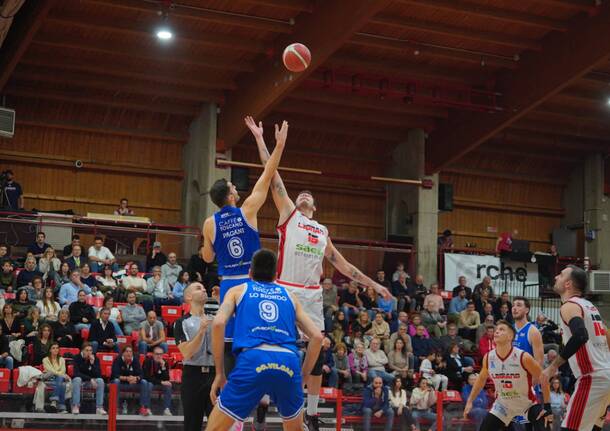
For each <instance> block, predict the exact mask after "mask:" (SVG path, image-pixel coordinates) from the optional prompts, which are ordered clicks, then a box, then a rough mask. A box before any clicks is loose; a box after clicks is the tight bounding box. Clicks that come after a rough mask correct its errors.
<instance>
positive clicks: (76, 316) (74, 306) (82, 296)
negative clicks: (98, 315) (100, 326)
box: [68, 290, 95, 332]
mask: <svg viewBox="0 0 610 431" xmlns="http://www.w3.org/2000/svg"><path fill="white" fill-rule="evenodd" d="M68 309H69V310H70V321H71V322H72V324H73V325H74V328H75V329H76V331H78V332H80V331H81V330H83V329H89V328H90V327H91V323H92V322H93V321H94V320H95V310H93V307H92V306H91V305H89V304H87V294H86V293H85V291H84V290H79V291H78V299H77V300H76V301H75V302H73V303H71V304H70V307H69V308H68Z"/></svg>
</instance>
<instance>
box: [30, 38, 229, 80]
mask: <svg viewBox="0 0 610 431" xmlns="http://www.w3.org/2000/svg"><path fill="white" fill-rule="evenodd" d="M102 62H105V63H103V64H104V67H100V64H102ZM21 63H22V64H27V65H31V66H36V67H53V68H56V69H60V70H67V71H78V72H84V73H97V74H102V75H110V76H116V77H119V78H133V79H141V80H145V81H151V82H157V83H160V84H166V83H170V84H176V85H187V86H191V87H193V88H211V89H229V90H232V89H235V88H236V85H235V83H234V82H233V80H232V79H231V77H228V76H223V74H221V73H219V72H218V71H216V72H214V73H208V74H205V72H204V71H201V70H200V71H189V72H188V73H184V72H179V71H178V70H176V68H175V67H173V66H171V65H167V64H155V62H150V63H149V64H146V63H143V62H138V63H135V64H134V63H129V62H126V61H119V60H117V59H111V58H108V57H107V58H104V57H102V56H99V55H96V54H94V55H90V54H87V53H82V54H81V55H77V56H73V55H69V53H68V52H66V51H51V52H49V50H48V49H44V48H42V49H41V47H32V49H30V50H29V51H28V53H27V54H26V55H25V56H24V57H23V58H22V60H21ZM208 72H210V71H208Z"/></svg>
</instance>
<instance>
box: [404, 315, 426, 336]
mask: <svg viewBox="0 0 610 431" xmlns="http://www.w3.org/2000/svg"><path fill="white" fill-rule="evenodd" d="M420 325H422V318H421V314H419V313H414V314H412V315H411V323H409V335H410V336H411V338H412V337H413V336H414V335H415V333H416V332H417V327H418V326H420ZM422 326H423V325H422ZM423 328H424V337H426V338H430V334H429V333H428V330H427V329H426V327H425V326H423Z"/></svg>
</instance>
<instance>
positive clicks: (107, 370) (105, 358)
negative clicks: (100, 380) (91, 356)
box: [95, 352, 119, 378]
mask: <svg viewBox="0 0 610 431" xmlns="http://www.w3.org/2000/svg"><path fill="white" fill-rule="evenodd" d="M95 356H96V357H97V359H99V361H100V368H101V370H102V377H105V378H110V374H111V373H112V363H113V362H114V360H115V358H116V357H117V356H119V354H118V353H114V352H103V353H102V352H100V353H96V354H95Z"/></svg>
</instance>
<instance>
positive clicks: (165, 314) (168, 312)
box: [161, 305, 182, 326]
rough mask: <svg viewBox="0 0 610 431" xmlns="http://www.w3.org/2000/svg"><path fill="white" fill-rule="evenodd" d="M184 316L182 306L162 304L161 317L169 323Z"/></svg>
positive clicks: (171, 323)
mask: <svg viewBox="0 0 610 431" xmlns="http://www.w3.org/2000/svg"><path fill="white" fill-rule="evenodd" d="M181 317H182V307H180V306H179V305H162V306H161V318H162V319H163V320H164V321H165V322H166V323H167V324H168V325H170V326H171V325H173V324H174V322H175V321H176V320H178V319H180V318H181Z"/></svg>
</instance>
